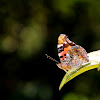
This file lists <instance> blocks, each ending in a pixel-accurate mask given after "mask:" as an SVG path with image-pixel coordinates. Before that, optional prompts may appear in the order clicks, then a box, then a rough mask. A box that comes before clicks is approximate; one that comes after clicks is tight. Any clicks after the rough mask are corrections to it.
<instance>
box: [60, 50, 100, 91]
mask: <svg viewBox="0 0 100 100" xmlns="http://www.w3.org/2000/svg"><path fill="white" fill-rule="evenodd" d="M88 56H89V63H86V64H84V65H82V67H80V68H79V69H76V70H75V69H74V70H70V71H68V73H66V74H65V76H64V77H63V79H62V81H61V83H60V86H59V90H61V88H62V87H63V86H64V84H66V83H67V82H69V81H70V80H72V79H73V78H75V77H76V76H78V75H80V74H82V73H84V72H86V71H88V70H91V69H94V68H98V70H99V69H100V68H99V67H100V66H99V65H100V64H99V63H100V50H98V51H94V52H91V53H88Z"/></svg>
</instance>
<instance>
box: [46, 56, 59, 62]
mask: <svg viewBox="0 0 100 100" xmlns="http://www.w3.org/2000/svg"><path fill="white" fill-rule="evenodd" d="M45 55H46V56H47V58H49V59H50V60H52V61H55V62H56V63H59V62H58V61H57V60H55V59H54V58H52V57H50V56H48V55H47V54H45Z"/></svg>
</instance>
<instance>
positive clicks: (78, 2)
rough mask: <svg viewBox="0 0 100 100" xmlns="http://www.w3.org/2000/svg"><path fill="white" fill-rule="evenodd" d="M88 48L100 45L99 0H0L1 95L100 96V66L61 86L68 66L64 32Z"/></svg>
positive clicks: (46, 98) (55, 99) (43, 99)
mask: <svg viewBox="0 0 100 100" xmlns="http://www.w3.org/2000/svg"><path fill="white" fill-rule="evenodd" d="M61 33H63V34H66V35H68V37H69V39H70V40H72V41H74V42H75V43H76V44H79V45H81V46H82V47H84V48H85V49H86V51H87V52H91V51H94V50H98V49H100V1H99V0H0V95H1V96H0V99H2V98H3V99H6V100H100V87H99V86H100V72H97V70H96V69H94V70H91V71H88V72H86V73H84V74H82V75H80V76H78V77H76V78H75V79H73V80H71V81H70V82H68V83H67V84H66V85H65V86H64V87H63V88H62V90H61V91H59V90H58V88H59V84H60V82H61V79H62V78H63V76H64V74H65V72H64V71H62V70H60V69H59V68H57V66H56V64H55V62H53V61H50V60H49V59H47V58H46V56H45V54H46V53H47V54H48V55H50V56H52V57H53V58H55V59H57V60H58V61H59V58H58V54H57V48H56V47H57V38H58V36H59V34H61Z"/></svg>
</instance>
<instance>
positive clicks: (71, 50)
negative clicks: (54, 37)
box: [46, 34, 89, 72]
mask: <svg viewBox="0 0 100 100" xmlns="http://www.w3.org/2000/svg"><path fill="white" fill-rule="evenodd" d="M57 50H58V56H59V59H60V63H59V62H58V61H56V60H55V59H53V58H52V57H50V56H48V55H47V54H46V56H47V57H48V58H49V59H51V60H54V61H55V62H56V63H57V64H56V65H57V66H58V67H59V68H60V69H62V70H64V71H65V72H67V71H69V70H71V69H77V68H80V67H81V66H82V64H83V63H87V62H89V57H88V56H87V52H86V50H85V49H84V48H83V47H81V46H79V45H77V44H75V43H74V42H72V41H70V40H69V39H68V37H67V35H65V34H60V35H59V37H58V44H57Z"/></svg>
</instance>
